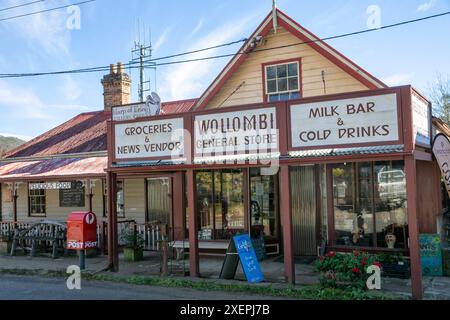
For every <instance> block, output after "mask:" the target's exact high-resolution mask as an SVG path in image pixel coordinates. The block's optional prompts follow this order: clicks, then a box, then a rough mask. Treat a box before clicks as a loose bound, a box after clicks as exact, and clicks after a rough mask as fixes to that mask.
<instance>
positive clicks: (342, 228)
mask: <svg viewBox="0 0 450 320" xmlns="http://www.w3.org/2000/svg"><path fill="white" fill-rule="evenodd" d="M331 170H332V177H333V181H332V183H333V207H334V228H335V240H336V245H342V246H363V247H382V248H407V235H408V231H407V213H406V183H405V173H404V168H403V162H402V161H396V162H375V163H372V162H367V163H346V164H340V165H336V166H333V167H332V169H331Z"/></svg>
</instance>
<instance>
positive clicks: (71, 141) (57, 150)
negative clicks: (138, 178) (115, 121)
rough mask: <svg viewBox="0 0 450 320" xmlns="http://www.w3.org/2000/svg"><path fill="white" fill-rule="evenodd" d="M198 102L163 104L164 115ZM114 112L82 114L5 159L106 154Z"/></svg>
mask: <svg viewBox="0 0 450 320" xmlns="http://www.w3.org/2000/svg"><path fill="white" fill-rule="evenodd" d="M196 101H197V99H190V100H180V101H171V102H163V103H162V105H161V106H162V113H163V114H172V113H181V112H186V111H189V110H190V108H191V107H192V106H193V105H194V103H195V102H196ZM110 118H111V111H107V110H101V111H95V112H87V113H81V114H79V115H77V116H75V117H74V118H72V119H70V120H69V121H67V122H65V123H63V124H61V125H59V126H57V127H56V128H53V129H51V130H49V131H47V132H46V133H44V134H42V135H40V136H38V137H36V138H34V139H33V140H30V141H28V142H26V143H24V144H23V145H21V146H19V147H18V148H15V149H13V150H11V151H9V152H8V153H6V155H5V156H4V158H9V159H11V158H22V157H37V156H51V155H62V154H72V153H86V152H98V151H106V150H107V137H106V136H107V126H106V122H107V120H108V119H110Z"/></svg>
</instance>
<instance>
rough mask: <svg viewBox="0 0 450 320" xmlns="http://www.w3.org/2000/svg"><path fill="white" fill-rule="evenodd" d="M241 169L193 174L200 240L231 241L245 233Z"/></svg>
mask: <svg viewBox="0 0 450 320" xmlns="http://www.w3.org/2000/svg"><path fill="white" fill-rule="evenodd" d="M243 187H244V179H243V172H242V170H218V171H200V172H197V173H196V188H197V206H196V210H197V215H198V219H199V232H198V237H199V239H200V240H212V239H224V240H225V239H230V238H231V237H232V236H233V235H235V234H238V233H241V232H243V231H244V229H245V226H244V201H243Z"/></svg>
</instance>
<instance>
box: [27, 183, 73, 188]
mask: <svg viewBox="0 0 450 320" xmlns="http://www.w3.org/2000/svg"><path fill="white" fill-rule="evenodd" d="M71 188H72V183H71V182H43V183H30V184H28V189H29V190H59V189H71Z"/></svg>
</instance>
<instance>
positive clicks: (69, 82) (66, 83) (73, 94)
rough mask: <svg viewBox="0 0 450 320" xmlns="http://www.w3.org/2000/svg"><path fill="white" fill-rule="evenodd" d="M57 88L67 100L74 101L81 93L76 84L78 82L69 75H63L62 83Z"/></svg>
mask: <svg viewBox="0 0 450 320" xmlns="http://www.w3.org/2000/svg"><path fill="white" fill-rule="evenodd" d="M59 90H60V92H61V94H62V96H63V97H64V99H66V100H68V101H74V100H76V99H78V98H79V97H80V96H81V94H82V90H81V88H80V86H79V85H78V82H77V81H75V79H74V78H73V77H72V76H71V75H64V76H63V84H62V86H61V87H60V88H59Z"/></svg>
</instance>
